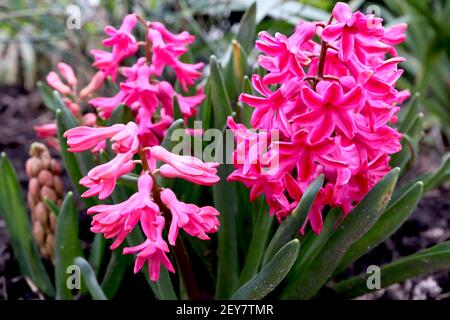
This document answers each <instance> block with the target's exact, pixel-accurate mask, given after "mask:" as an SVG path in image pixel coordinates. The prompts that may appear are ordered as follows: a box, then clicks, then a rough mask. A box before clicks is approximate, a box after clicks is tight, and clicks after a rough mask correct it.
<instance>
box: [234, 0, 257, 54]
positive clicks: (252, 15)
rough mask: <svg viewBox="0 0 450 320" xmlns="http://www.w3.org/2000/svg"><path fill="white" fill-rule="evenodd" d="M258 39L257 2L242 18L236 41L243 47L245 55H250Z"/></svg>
mask: <svg viewBox="0 0 450 320" xmlns="http://www.w3.org/2000/svg"><path fill="white" fill-rule="evenodd" d="M255 38H256V2H253V3H252V5H251V6H250V7H248V9H247V11H246V12H245V13H244V15H243V16H242V18H241V21H240V23H239V30H238V33H237V34H236V40H237V41H238V42H239V43H240V44H241V45H242V48H243V49H244V51H245V53H247V54H249V53H250V51H251V50H252V49H253V47H254V45H255Z"/></svg>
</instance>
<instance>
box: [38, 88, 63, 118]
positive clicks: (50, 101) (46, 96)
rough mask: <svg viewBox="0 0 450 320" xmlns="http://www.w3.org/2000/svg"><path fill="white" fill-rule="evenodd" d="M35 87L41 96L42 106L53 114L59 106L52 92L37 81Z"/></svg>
mask: <svg viewBox="0 0 450 320" xmlns="http://www.w3.org/2000/svg"><path fill="white" fill-rule="evenodd" d="M37 87H38V89H39V93H40V94H41V98H42V101H43V102H44V105H45V106H46V107H47V109H48V110H50V111H51V112H53V113H56V110H57V109H58V107H59V105H58V104H57V103H56V101H55V98H54V97H53V90H52V89H51V88H50V87H49V86H48V85H46V84H45V83H43V82H41V81H38V82H37Z"/></svg>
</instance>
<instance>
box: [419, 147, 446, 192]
mask: <svg viewBox="0 0 450 320" xmlns="http://www.w3.org/2000/svg"><path fill="white" fill-rule="evenodd" d="M449 174H450V153H447V154H446V155H445V156H444V157H443V159H442V164H441V165H440V166H439V168H438V169H437V170H436V171H435V172H433V173H432V174H431V175H430V176H428V177H427V178H426V179H424V180H423V182H424V190H425V192H427V191H429V190H431V189H434V188H436V187H438V186H440V185H441V184H442V183H443V182H445V180H446V179H448V175H449Z"/></svg>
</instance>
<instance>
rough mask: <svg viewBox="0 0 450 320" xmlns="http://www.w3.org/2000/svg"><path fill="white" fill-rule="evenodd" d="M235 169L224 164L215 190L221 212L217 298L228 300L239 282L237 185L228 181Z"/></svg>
mask: <svg viewBox="0 0 450 320" xmlns="http://www.w3.org/2000/svg"><path fill="white" fill-rule="evenodd" d="M232 171H233V167H232V166H231V165H228V164H223V165H221V166H220V167H219V169H218V176H219V177H220V181H219V182H218V183H216V184H215V185H214V186H213V187H212V189H213V200H214V207H215V208H216V209H217V210H218V211H219V212H220V217H219V219H220V229H219V231H218V235H217V238H218V254H219V261H218V266H217V283H216V298H217V299H227V298H229V297H230V296H231V294H232V293H233V292H234V290H235V288H236V284H237V280H238V272H239V271H238V252H237V239H236V217H237V212H238V210H237V207H236V204H237V195H236V185H235V184H234V183H230V182H227V181H226V178H227V176H228V175H229V174H230V173H231V172H232Z"/></svg>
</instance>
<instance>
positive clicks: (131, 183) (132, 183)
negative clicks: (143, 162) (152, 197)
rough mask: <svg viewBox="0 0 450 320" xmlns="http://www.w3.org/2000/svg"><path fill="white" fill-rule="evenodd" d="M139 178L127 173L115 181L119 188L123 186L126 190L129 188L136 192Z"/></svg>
mask: <svg viewBox="0 0 450 320" xmlns="http://www.w3.org/2000/svg"><path fill="white" fill-rule="evenodd" d="M138 178H139V176H138V175H137V174H134V173H128V174H125V175H123V176H121V177H120V178H119V179H118V180H117V184H118V185H121V186H125V187H128V188H131V189H133V190H137V182H138Z"/></svg>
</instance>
